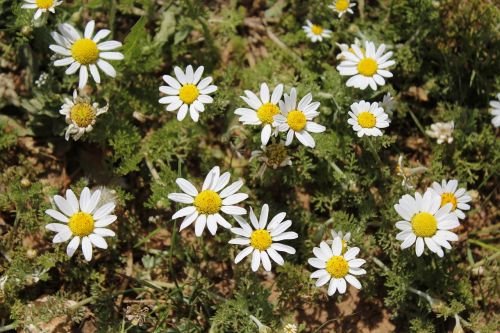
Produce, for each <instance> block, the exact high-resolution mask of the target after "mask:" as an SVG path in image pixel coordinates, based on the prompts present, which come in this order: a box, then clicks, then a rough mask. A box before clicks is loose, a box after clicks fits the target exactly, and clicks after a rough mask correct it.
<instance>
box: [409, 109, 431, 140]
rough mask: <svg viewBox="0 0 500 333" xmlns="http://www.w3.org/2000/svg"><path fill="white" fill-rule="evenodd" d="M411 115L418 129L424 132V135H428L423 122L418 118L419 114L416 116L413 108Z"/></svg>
mask: <svg viewBox="0 0 500 333" xmlns="http://www.w3.org/2000/svg"><path fill="white" fill-rule="evenodd" d="M410 116H411V117H412V119H413V121H414V122H415V124H416V125H417V127H418V129H419V130H420V132H422V134H423V135H425V136H427V133H425V129H424V126H422V124H421V123H420V121H419V120H418V118H417V116H415V114H414V113H413V111H412V110H410Z"/></svg>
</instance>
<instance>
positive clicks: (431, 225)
mask: <svg viewBox="0 0 500 333" xmlns="http://www.w3.org/2000/svg"><path fill="white" fill-rule="evenodd" d="M394 209H395V210H396V212H397V213H398V214H399V215H400V216H401V217H402V218H403V220H401V221H399V222H397V223H396V228H398V229H399V230H401V232H400V233H398V234H397V236H396V239H397V240H399V241H402V243H401V249H406V248H409V247H410V246H412V245H413V244H415V252H416V254H417V257H420V256H421V255H422V253H423V252H424V249H425V245H427V247H428V248H429V250H431V252H434V253H436V254H437V255H438V256H439V257H443V256H444V251H443V249H442V247H444V248H445V249H451V245H450V243H449V242H450V241H457V240H458V236H457V235H456V234H455V233H453V232H451V231H450V230H452V229H454V228H456V227H458V226H459V225H460V223H459V222H458V218H457V215H456V214H455V213H454V212H452V209H453V205H452V203H450V202H449V203H446V204H445V205H444V206H441V197H440V196H439V195H437V194H436V193H435V192H434V190H432V189H427V191H425V193H424V195H423V196H422V195H421V194H420V193H419V192H415V196H414V197H413V196H411V195H409V194H405V195H403V197H402V198H401V199H399V202H398V203H397V204H395V205H394Z"/></svg>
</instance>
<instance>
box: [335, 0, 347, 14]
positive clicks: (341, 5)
mask: <svg viewBox="0 0 500 333" xmlns="http://www.w3.org/2000/svg"><path fill="white" fill-rule="evenodd" d="M347 8H349V0H337V2H336V3H335V9H337V10H338V11H339V12H343V11H345V10H346V9H347Z"/></svg>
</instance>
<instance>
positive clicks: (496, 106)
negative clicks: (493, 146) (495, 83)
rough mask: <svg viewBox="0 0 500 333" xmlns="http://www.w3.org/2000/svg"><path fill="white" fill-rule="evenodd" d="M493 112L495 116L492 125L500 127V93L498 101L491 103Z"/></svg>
mask: <svg viewBox="0 0 500 333" xmlns="http://www.w3.org/2000/svg"><path fill="white" fill-rule="evenodd" d="M490 106H491V111H490V113H491V114H492V115H493V119H491V123H492V124H493V126H495V127H500V93H498V94H497V99H496V100H494V101H491V102H490Z"/></svg>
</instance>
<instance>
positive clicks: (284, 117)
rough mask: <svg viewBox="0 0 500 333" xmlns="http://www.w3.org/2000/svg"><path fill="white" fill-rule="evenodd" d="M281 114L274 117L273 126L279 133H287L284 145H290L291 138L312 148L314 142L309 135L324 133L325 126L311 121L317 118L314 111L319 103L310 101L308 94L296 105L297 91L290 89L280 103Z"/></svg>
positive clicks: (310, 96) (310, 97)
mask: <svg viewBox="0 0 500 333" xmlns="http://www.w3.org/2000/svg"><path fill="white" fill-rule="evenodd" d="M279 104H280V111H281V114H279V115H276V116H275V117H274V121H275V122H276V124H275V126H277V127H278V130H279V131H280V132H287V131H288V133H287V135H286V141H285V145H287V146H288V145H290V144H291V143H292V140H293V137H294V135H295V137H297V139H298V140H299V141H300V142H301V143H302V144H303V145H304V146H306V147H311V148H314V147H315V146H316V143H315V142H314V139H313V137H312V136H311V134H309V132H311V133H321V132H324V131H325V129H326V128H325V126H323V125H319V124H316V123H315V122H313V121H312V120H313V119H314V118H315V117H317V116H319V112H317V111H316V110H317V109H318V108H319V105H320V104H319V102H313V101H312V94H311V93H309V94H307V95H305V96H304V97H302V99H301V100H300V102H299V103H298V105H297V90H296V89H295V88H292V90H291V91H290V95H287V94H285V101H284V102H283V101H280V102H279Z"/></svg>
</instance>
